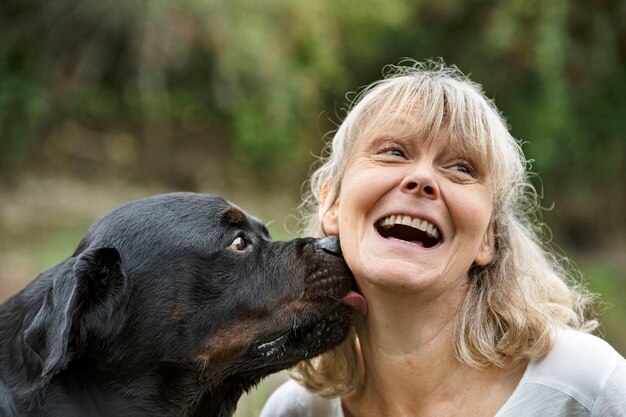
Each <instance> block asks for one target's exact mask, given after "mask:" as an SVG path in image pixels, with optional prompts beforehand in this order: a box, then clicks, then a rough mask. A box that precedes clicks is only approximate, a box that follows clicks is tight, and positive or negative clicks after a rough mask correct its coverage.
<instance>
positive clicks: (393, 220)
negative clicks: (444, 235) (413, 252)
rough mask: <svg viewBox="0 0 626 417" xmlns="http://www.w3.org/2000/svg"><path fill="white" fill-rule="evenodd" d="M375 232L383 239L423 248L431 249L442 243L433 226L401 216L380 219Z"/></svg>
mask: <svg viewBox="0 0 626 417" xmlns="http://www.w3.org/2000/svg"><path fill="white" fill-rule="evenodd" d="M376 230H377V231H378V233H379V234H380V235H381V236H382V237H384V238H385V239H398V240H404V241H405V242H411V243H414V244H416V245H419V246H421V247H424V248H432V247H433V246H435V245H437V244H438V243H440V242H441V241H442V239H441V233H440V232H439V228H437V226H435V225H434V224H432V223H430V222H429V221H427V220H423V219H418V218H415V217H410V216H405V215H401V214H399V215H391V216H387V217H384V218H382V219H380V220H379V221H378V222H377V223H376Z"/></svg>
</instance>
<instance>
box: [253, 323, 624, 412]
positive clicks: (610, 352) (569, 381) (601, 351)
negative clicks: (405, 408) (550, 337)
mask: <svg viewBox="0 0 626 417" xmlns="http://www.w3.org/2000/svg"><path fill="white" fill-rule="evenodd" d="M561 416H562V417H587V416H593V417H596V416H597V417H626V360H624V358H623V357H622V356H621V355H620V354H619V353H618V352H616V351H615V349H613V348H612V347H611V346H610V345H609V344H608V343H606V342H605V341H603V340H602V339H599V338H597V337H595V336H592V335H589V334H585V333H581V332H577V331H574V330H565V331H560V332H558V333H557V337H556V340H555V344H554V346H553V348H552V350H551V351H550V352H549V353H548V355H546V356H545V357H544V358H542V359H539V360H535V361H531V362H530V363H529V364H528V367H527V368H526V372H524V375H523V376H522V379H521V380H520V382H519V384H518V386H517V388H516V389H515V391H513V394H511V396H510V397H509V399H508V400H507V401H506V403H505V404H504V405H503V406H502V408H500V410H499V411H498V413H497V414H496V415H495V416H494V417H561ZM260 417H344V414H343V411H342V409H341V400H340V399H339V398H334V399H326V398H322V397H320V396H319V395H317V394H314V393H311V392H309V391H307V390H306V389H305V388H304V387H302V386H300V385H299V384H298V383H297V382H295V381H288V382H286V383H284V384H283V385H282V386H280V387H279V388H278V389H277V390H276V391H275V392H274V393H273V394H272V396H271V397H270V398H269V399H268V401H267V403H266V404H265V407H264V408H263V411H262V412H261V415H260Z"/></svg>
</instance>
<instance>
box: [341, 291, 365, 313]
mask: <svg viewBox="0 0 626 417" xmlns="http://www.w3.org/2000/svg"><path fill="white" fill-rule="evenodd" d="M341 301H342V302H343V303H344V304H346V305H348V306H350V307H352V309H353V310H355V311H357V312H359V313H361V314H367V302H366V301H365V298H363V296H362V295H361V294H359V293H358V292H356V291H352V290H350V291H348V293H347V294H346V295H344V296H343V299H342V300H341Z"/></svg>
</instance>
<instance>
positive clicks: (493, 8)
mask: <svg viewBox="0 0 626 417" xmlns="http://www.w3.org/2000/svg"><path fill="white" fill-rule="evenodd" d="M402 57H412V58H416V59H420V60H421V59H427V58H435V57H443V58H444V60H445V61H446V62H447V63H448V64H455V65H457V66H458V67H459V68H460V69H461V70H462V71H463V72H465V73H466V74H470V75H471V78H472V79H473V80H474V81H476V82H479V83H481V84H483V86H484V88H485V90H486V91H487V94H488V96H489V97H492V98H494V99H495V101H496V104H497V105H498V107H499V108H500V110H502V112H503V113H504V115H505V116H506V117H507V119H508V122H509V124H510V127H511V130H512V133H513V135H514V136H515V137H517V138H519V139H520V140H523V141H524V142H525V145H524V150H525V152H526V155H527V157H529V158H531V159H532V160H534V162H533V171H534V172H536V173H538V174H539V177H538V178H536V179H535V181H536V185H537V187H538V188H539V189H540V190H541V192H542V195H543V201H542V205H543V206H544V207H545V208H546V210H545V211H543V214H542V215H543V219H544V221H545V222H546V223H547V224H548V225H549V226H550V229H551V233H552V238H551V241H552V245H553V246H554V247H555V248H556V249H557V250H558V251H560V252H561V253H565V254H567V256H568V257H569V258H570V259H571V260H572V261H573V262H574V267H576V268H577V269H578V270H580V271H581V274H580V277H581V278H580V279H581V280H583V282H584V283H585V284H586V285H588V286H589V287H590V288H591V289H592V290H593V291H595V292H597V293H600V294H601V296H602V301H603V303H598V306H597V309H598V311H599V313H600V319H601V321H602V328H601V329H600V334H602V335H603V336H604V337H605V338H606V339H607V340H609V341H610V342H611V343H612V344H613V345H614V346H615V347H616V348H617V349H618V350H619V351H620V352H621V353H622V354H626V256H625V250H626V230H625V229H626V228H625V225H624V224H625V222H624V218H625V213H626V203H625V195H626V164H625V156H626V138H625V135H626V134H625V132H626V121H625V120H626V3H625V2H624V1H623V0H595V1H588V0H551V1H549V2H547V1H542V0H523V1H522V0H512V1H508V2H496V1H493V0H491V1H487V0H360V1H355V0H228V1H226V0H221V1H220V0H177V1H168V0H133V1H129V0H80V1H79V0H55V1H46V0H3V1H2V2H0V300H4V299H6V297H8V296H9V295H10V294H11V293H13V292H14V291H16V290H17V289H19V288H21V287H22V286H23V285H25V284H26V283H27V282H29V281H30V280H31V279H33V278H34V277H35V276H36V275H37V274H38V273H39V272H40V271H41V270H43V269H45V268H47V267H50V266H52V265H53V264H55V263H56V262H58V261H59V260H61V259H62V258H64V257H66V256H67V255H69V254H70V253H71V251H72V250H73V248H74V247H75V245H76V244H77V242H78V240H79V239H80V237H81V236H82V234H83V232H84V231H85V229H86V227H87V226H88V225H89V224H90V223H91V222H92V221H93V220H95V219H96V218H97V217H99V216H100V215H102V214H104V213H105V212H106V211H108V210H109V209H111V208H112V207H114V206H116V205H118V204H119V203H121V202H124V201H127V200H130V199H135V198H140V197H144V196H147V195H151V194H155V193H160V192H168V191H182V190H186V191H199V192H216V193H220V194H222V195H224V196H226V197H227V198H229V199H231V200H232V201H234V202H236V203H237V204H239V205H241V206H242V207H243V208H245V209H247V210H248V211H250V212H252V213H254V214H255V215H257V216H259V217H260V218H261V219H263V220H264V221H265V222H268V223H269V225H270V226H269V227H270V230H271V231H272V233H273V235H274V237H276V238H279V239H288V238H290V237H292V236H295V235H296V234H297V233H298V225H297V223H296V221H295V219H294V214H295V209H296V207H297V205H298V203H299V199H300V195H301V190H302V189H303V188H302V184H303V182H304V181H305V180H306V178H307V175H308V174H309V172H310V169H311V166H312V164H313V163H314V162H315V160H316V155H319V154H320V151H321V148H322V146H323V144H324V140H325V139H327V138H328V136H326V134H327V132H329V131H332V130H333V129H334V128H335V127H336V123H337V122H338V121H340V120H341V118H342V116H343V115H344V114H345V109H346V106H345V103H346V98H345V95H346V93H348V92H350V91H354V90H356V89H358V88H359V87H361V86H364V85H366V84H368V83H370V82H372V81H374V80H376V79H378V78H380V76H381V69H382V67H383V66H384V65H385V64H389V63H397V62H398V61H399V59H401V58H402ZM280 378H284V374H282V375H279V376H278V377H273V378H271V379H270V380H269V382H266V383H264V384H262V385H261V386H260V388H259V390H258V391H256V392H255V393H253V394H252V395H251V396H249V397H246V398H245V399H244V400H243V401H242V403H241V405H240V407H239V411H238V414H237V416H239V417H244V416H255V415H257V413H258V410H259V407H260V404H262V402H263V400H264V398H265V396H266V395H267V393H268V392H270V391H271V389H272V388H273V386H274V385H275V384H276V383H278V382H276V381H280Z"/></svg>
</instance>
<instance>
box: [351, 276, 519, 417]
mask: <svg viewBox="0 0 626 417" xmlns="http://www.w3.org/2000/svg"><path fill="white" fill-rule="evenodd" d="M465 292H466V289H465V288H459V291H457V292H456V293H453V292H451V293H447V294H445V295H443V294H442V295H440V296H439V297H432V294H431V298H429V299H425V297H420V296H417V295H415V294H413V295H412V296H409V295H403V296H399V295H398V293H396V294H381V293H376V294H371V295H372V296H370V297H369V299H370V300H373V302H369V312H368V316H367V317H363V318H360V319H358V320H357V323H356V328H357V333H358V335H359V341H360V345H361V351H362V357H363V361H364V369H365V377H364V382H363V384H362V386H361V387H360V388H359V389H358V390H357V391H356V392H355V393H354V394H353V395H351V396H349V397H346V398H345V399H344V401H343V403H344V408H345V411H346V416H350V415H353V416H354V417H367V416H370V415H371V416H381V415H385V416H388V417H395V416H421V415H424V416H426V415H457V414H458V410H459V407H461V406H463V407H464V408H465V407H466V406H467V403H470V404H471V403H474V404H475V403H476V401H475V398H476V397H474V398H470V396H471V395H474V394H479V393H480V395H484V394H483V392H484V391H488V390H496V394H495V398H493V399H494V400H495V401H492V402H491V403H490V402H489V398H491V397H489V398H487V397H485V402H484V403H483V404H478V406H479V408H481V409H482V408H486V411H484V412H482V411H481V412H478V410H477V412H478V414H476V415H493V414H495V412H494V413H493V414H490V412H491V410H492V409H493V408H494V407H496V406H497V408H495V411H497V409H499V407H500V406H501V405H502V403H503V402H504V401H506V398H508V396H509V395H510V393H511V392H512V391H513V390H514V388H515V386H516V385H517V381H519V378H521V375H522V374H523V369H522V372H521V373H520V374H519V377H516V378H513V380H511V381H508V380H507V381H504V383H503V384H504V385H503V386H502V387H500V388H498V386H499V385H501V384H500V383H499V382H497V381H499V380H501V378H500V374H501V373H502V372H503V371H505V372H509V371H508V370H502V369H499V368H488V369H486V370H479V369H475V368H471V367H468V366H465V365H463V364H462V363H460V362H459V361H458V360H457V359H456V357H455V354H454V343H455V342H454V337H455V335H454V329H455V326H456V316H457V312H458V309H459V308H460V305H461V303H462V302H463V299H464V297H465ZM467 415H471V413H469V414H467Z"/></svg>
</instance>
